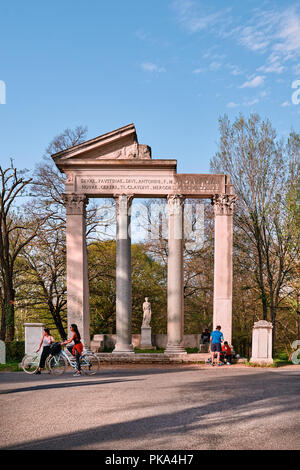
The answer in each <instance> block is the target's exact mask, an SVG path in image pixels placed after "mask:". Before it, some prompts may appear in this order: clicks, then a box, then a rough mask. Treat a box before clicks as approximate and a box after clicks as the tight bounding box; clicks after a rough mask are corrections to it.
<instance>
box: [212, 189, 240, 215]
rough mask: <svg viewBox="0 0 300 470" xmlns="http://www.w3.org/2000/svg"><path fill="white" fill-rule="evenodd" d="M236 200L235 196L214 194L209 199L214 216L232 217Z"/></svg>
mask: <svg viewBox="0 0 300 470" xmlns="http://www.w3.org/2000/svg"><path fill="white" fill-rule="evenodd" d="M236 200H237V196H236V195H235V194H215V195H214V196H213V197H212V199H211V203H212V205H213V206H214V213H215V215H233V208H234V204H235V202H236Z"/></svg>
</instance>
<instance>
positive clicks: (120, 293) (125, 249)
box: [113, 194, 134, 353]
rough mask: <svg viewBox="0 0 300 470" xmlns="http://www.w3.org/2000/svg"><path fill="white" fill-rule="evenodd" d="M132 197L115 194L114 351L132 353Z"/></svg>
mask: <svg viewBox="0 0 300 470" xmlns="http://www.w3.org/2000/svg"><path fill="white" fill-rule="evenodd" d="M132 199H133V197H132V196H130V195H126V194H120V195H116V196H115V200H116V216H117V242H116V243H117V246H116V336H117V339H116V345H115V349H114V351H113V352H114V353H134V350H133V346H132V342H131V310H132V305H131V298H132V294H131V233H130V218H131V217H130V212H131V203H132Z"/></svg>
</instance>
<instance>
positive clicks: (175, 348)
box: [164, 344, 187, 356]
mask: <svg viewBox="0 0 300 470" xmlns="http://www.w3.org/2000/svg"><path fill="white" fill-rule="evenodd" d="M164 354H166V355H168V356H169V355H172V354H187V352H186V350H185V349H184V346H181V345H180V344H167V347H166V350H165V352H164Z"/></svg>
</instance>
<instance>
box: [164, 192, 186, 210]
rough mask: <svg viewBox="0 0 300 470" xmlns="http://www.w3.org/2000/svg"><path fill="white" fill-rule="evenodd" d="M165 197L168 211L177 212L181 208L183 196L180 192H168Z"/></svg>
mask: <svg viewBox="0 0 300 470" xmlns="http://www.w3.org/2000/svg"><path fill="white" fill-rule="evenodd" d="M167 199H168V210H169V211H170V212H179V211H181V210H182V209H183V207H184V200H185V196H183V195H182V194H169V195H168V196H167Z"/></svg>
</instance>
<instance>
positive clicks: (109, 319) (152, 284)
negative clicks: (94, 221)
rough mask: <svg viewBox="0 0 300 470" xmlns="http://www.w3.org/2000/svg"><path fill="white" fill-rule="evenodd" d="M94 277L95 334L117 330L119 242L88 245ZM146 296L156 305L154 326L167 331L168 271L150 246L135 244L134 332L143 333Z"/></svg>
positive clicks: (93, 318)
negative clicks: (154, 258) (141, 331)
mask: <svg viewBox="0 0 300 470" xmlns="http://www.w3.org/2000/svg"><path fill="white" fill-rule="evenodd" d="M88 254H89V277H90V313H91V336H93V335H94V334H96V333H99V332H101V333H115V329H116V324H115V322H116V320H115V318H116V242H115V241H101V242H95V243H92V244H90V245H89V247H88ZM145 297H149V298H150V301H151V306H152V329H153V331H154V332H155V333H164V332H165V331H166V316H167V315H166V312H167V309H166V281H165V270H164V267H163V266H161V265H160V264H159V263H158V262H157V261H154V260H153V259H152V258H151V257H150V256H149V255H147V254H146V248H145V247H144V246H143V245H141V244H137V245H132V333H139V332H140V328H141V324H142V318H143V309H142V305H143V302H144V299H145Z"/></svg>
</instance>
